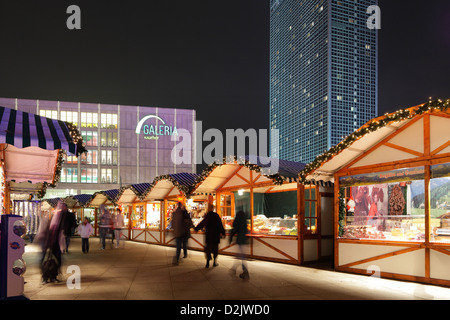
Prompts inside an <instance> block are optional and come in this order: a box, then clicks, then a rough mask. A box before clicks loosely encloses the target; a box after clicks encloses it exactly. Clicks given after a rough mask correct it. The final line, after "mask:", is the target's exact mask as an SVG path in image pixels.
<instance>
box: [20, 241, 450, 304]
mask: <svg viewBox="0 0 450 320" xmlns="http://www.w3.org/2000/svg"><path fill="white" fill-rule="evenodd" d="M90 244H91V250H90V252H89V253H88V254H83V253H82V252H81V240H80V239H79V238H74V239H72V242H71V248H70V250H69V251H70V252H69V254H65V255H63V268H62V271H63V272H64V273H66V270H67V267H68V266H69V265H76V266H79V268H80V273H81V282H80V284H81V288H80V289H69V288H68V286H67V281H66V280H67V279H68V278H69V276H70V274H65V275H63V279H62V280H63V281H62V282H60V283H49V284H42V282H41V275H40V271H39V268H38V263H37V261H38V260H39V259H40V255H41V253H40V252H39V250H38V248H37V246H35V245H28V246H27V247H26V252H25V254H24V259H25V261H26V263H27V272H26V273H25V276H24V278H25V281H26V284H25V296H26V297H27V298H29V299H30V300H55V299H58V300H243V299H251V300H353V299H363V300H413V299H419V300H422V299H427V300H431V299H435V300H444V299H445V300H448V299H450V288H442V287H437V286H429V285H422V284H416V283H408V282H401V281H393V280H386V279H376V278H373V277H366V276H359V275H352V274H345V273H338V272H334V271H331V270H323V269H316V268H311V267H299V266H292V265H285V264H279V263H271V262H265V261H257V260H253V261H249V262H248V266H249V270H250V279H249V280H242V279H240V278H239V277H238V275H239V273H240V268H238V272H237V273H236V274H231V273H230V270H231V267H232V266H233V264H234V262H235V261H236V260H235V259H234V258H233V257H229V256H219V260H218V261H219V266H218V267H215V268H212V267H210V268H209V269H206V268H205V259H204V255H203V253H202V252H198V251H189V257H188V258H187V259H183V262H182V263H180V264H179V265H178V266H172V257H173V255H174V252H175V249H174V248H171V247H163V246H156V245H149V244H142V243H136V242H126V243H125V247H123V248H117V249H116V248H114V249H113V248H109V247H108V248H107V249H106V250H99V241H98V239H97V238H92V239H91V240H90Z"/></svg>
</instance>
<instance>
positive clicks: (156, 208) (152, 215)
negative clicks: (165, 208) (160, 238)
mask: <svg viewBox="0 0 450 320" xmlns="http://www.w3.org/2000/svg"><path fill="white" fill-rule="evenodd" d="M146 206H147V217H146V226H147V228H149V229H156V230H159V226H160V224H161V204H160V203H159V202H155V203H153V202H149V203H147V205H146Z"/></svg>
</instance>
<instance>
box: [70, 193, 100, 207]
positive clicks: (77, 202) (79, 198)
mask: <svg viewBox="0 0 450 320" xmlns="http://www.w3.org/2000/svg"><path fill="white" fill-rule="evenodd" d="M92 197H93V195H92V194H77V195H71V196H67V197H65V198H64V200H63V201H64V203H65V204H66V205H67V206H68V207H69V208H73V207H85V206H86V205H87V204H88V203H89V201H91V199H92Z"/></svg>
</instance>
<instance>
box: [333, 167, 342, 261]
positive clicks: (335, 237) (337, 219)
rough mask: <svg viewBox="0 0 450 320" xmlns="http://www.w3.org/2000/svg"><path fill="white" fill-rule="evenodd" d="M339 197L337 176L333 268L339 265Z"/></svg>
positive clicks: (335, 185) (335, 176) (336, 177)
mask: <svg viewBox="0 0 450 320" xmlns="http://www.w3.org/2000/svg"><path fill="white" fill-rule="evenodd" d="M340 201H341V200H340V196H339V177H338V176H337V175H334V219H333V220H334V222H333V223H334V228H333V231H334V235H333V239H334V241H333V242H334V257H333V260H334V268H337V267H338V264H339V259H338V257H339V243H338V237H339V202H340Z"/></svg>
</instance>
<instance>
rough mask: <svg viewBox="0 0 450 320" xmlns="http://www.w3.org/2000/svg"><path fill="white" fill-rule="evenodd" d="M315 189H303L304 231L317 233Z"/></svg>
mask: <svg viewBox="0 0 450 320" xmlns="http://www.w3.org/2000/svg"><path fill="white" fill-rule="evenodd" d="M317 225H318V216H317V189H316V188H311V189H305V230H304V231H305V233H311V234H315V233H317V231H318V230H317Z"/></svg>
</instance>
